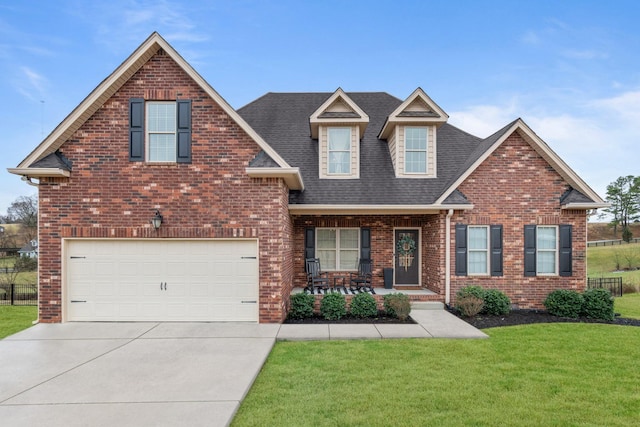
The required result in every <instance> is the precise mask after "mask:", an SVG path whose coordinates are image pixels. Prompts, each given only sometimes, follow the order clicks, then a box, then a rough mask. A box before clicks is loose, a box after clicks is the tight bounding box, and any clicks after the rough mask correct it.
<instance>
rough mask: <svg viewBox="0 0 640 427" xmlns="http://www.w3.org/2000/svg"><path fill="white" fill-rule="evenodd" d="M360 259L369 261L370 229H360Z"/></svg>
mask: <svg viewBox="0 0 640 427" xmlns="http://www.w3.org/2000/svg"><path fill="white" fill-rule="evenodd" d="M360 259H371V229H370V228H361V229H360Z"/></svg>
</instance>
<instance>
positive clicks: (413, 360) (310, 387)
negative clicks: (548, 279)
mask: <svg viewBox="0 0 640 427" xmlns="http://www.w3.org/2000/svg"><path fill="white" fill-rule="evenodd" d="M485 332H487V333H488V334H489V335H490V336H491V338H490V339H488V340H439V339H418V340H362V341H319V342H279V343H277V344H276V346H275V347H274V350H273V351H272V352H271V354H270V356H269V358H268V360H267V363H266V364H265V366H264V368H263V370H262V372H261V373H260V375H259V376H258V378H257V379H256V382H255V384H254V386H253V387H252V389H251V390H250V392H249V394H248V395H247V397H246V399H245V400H244V402H243V403H242V405H241V407H240V409H239V411H238V414H237V416H236V418H235V420H234V422H233V424H232V425H233V426H234V427H238V426H263V425H269V426H290V425H295V426H391V425H411V426H418V425H425V426H432V425H434V426H435V425H437V426H494V425H500V426H541V425H549V426H598V425H607V426H629V425H635V424H637V415H638V412H637V410H638V408H639V407H640V393H638V384H639V383H640V370H638V369H634V366H636V365H637V361H638V360H639V358H640V346H638V345H637V343H638V342H639V341H640V328H636V327H621V326H612V325H594V324H577V323H576V324H573V323H570V324H540V325H529V326H515V327H506V328H493V329H488V330H486V331H485Z"/></svg>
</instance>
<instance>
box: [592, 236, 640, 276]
mask: <svg viewBox="0 0 640 427" xmlns="http://www.w3.org/2000/svg"><path fill="white" fill-rule="evenodd" d="M629 266H631V267H632V268H637V267H640V243H634V244H630V245H616V246H598V247H590V248H587V274H588V275H589V277H618V276H620V277H622V281H623V282H624V283H627V284H635V285H638V286H640V270H635V271H623V272H616V273H614V271H615V270H617V269H618V267H619V268H629Z"/></svg>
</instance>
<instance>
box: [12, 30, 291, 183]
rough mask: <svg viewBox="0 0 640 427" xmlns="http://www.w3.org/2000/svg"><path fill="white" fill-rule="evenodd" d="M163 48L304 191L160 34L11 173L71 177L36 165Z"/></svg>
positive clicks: (61, 170) (278, 158)
mask: <svg viewBox="0 0 640 427" xmlns="http://www.w3.org/2000/svg"><path fill="white" fill-rule="evenodd" d="M160 49H162V50H164V51H165V52H166V53H167V54H168V55H169V56H170V57H171V58H172V59H173V60H174V61H175V62H176V63H177V64H178V66H179V67H181V68H182V69H183V70H184V72H185V73H187V74H188V75H189V76H190V77H191V78H192V79H193V80H194V81H195V82H196V83H197V84H198V85H199V86H200V87H201V88H202V89H203V90H204V91H205V92H206V93H207V94H208V95H209V96H210V97H211V98H212V99H213V100H214V101H215V102H216V103H218V105H220V107H221V108H222V109H223V111H224V112H225V113H226V114H228V115H229V117H230V118H231V119H232V120H234V121H235V122H236V123H237V124H238V126H240V128H242V130H244V131H245V132H246V133H247V134H248V135H249V137H250V138H251V139H253V141H255V143H256V144H258V146H260V148H261V149H262V150H263V151H264V152H265V153H266V154H267V155H268V156H269V157H270V158H271V159H272V160H273V161H274V162H275V164H276V165H277V166H278V168H280V169H281V171H282V172H284V173H286V174H287V175H288V176H290V177H293V180H291V179H290V180H289V182H290V183H291V184H295V185H293V187H292V188H303V187H304V186H303V183H302V180H301V179H296V178H295V176H296V175H297V176H298V177H299V176H300V175H299V172H298V170H297V169H296V168H292V167H291V166H289V164H287V162H286V161H285V160H284V159H283V158H282V157H281V156H280V155H279V154H278V153H277V152H276V151H275V150H274V149H273V148H272V147H270V146H269V144H267V143H266V141H264V139H262V137H260V135H258V134H257V133H256V132H255V131H254V130H253V129H252V128H251V127H250V126H249V125H248V124H247V122H245V121H244V119H243V118H242V117H241V116H240V115H239V114H238V113H237V112H236V111H235V110H234V109H233V108H232V107H231V106H230V105H229V104H228V103H227V101H225V100H224V98H222V97H221V96H220V95H219V94H218V92H216V91H215V90H214V89H213V87H211V85H209V83H207V82H206V80H204V79H203V78H202V76H200V74H198V73H197V72H196V71H195V70H194V69H193V67H191V65H189V63H187V61H185V60H184V58H182V56H180V54H178V52H176V50H175V49H174V48H173V47H172V46H171V45H170V44H169V43H167V41H166V40H165V39H163V38H162V37H161V36H160V34H158V33H157V32H154V33H152V34H151V35H150V36H149V37H148V38H147V39H146V40H145V41H144V42H143V43H142V44H141V45H140V46H139V47H138V48H137V49H136V50H135V51H134V52H133V53H132V54H131V55H130V56H129V57H128V58H127V59H126V60H125V61H124V62H123V63H122V64H120V66H119V67H118V68H116V70H115V71H113V72H112V73H111V74H110V75H109V76H108V77H107V78H106V79H104V80H103V81H102V82H101V83H100V84H99V85H98V86H97V87H96V88H95V89H94V90H93V91H92V92H91V93H90V94H89V95H88V96H87V97H86V98H85V99H84V100H83V101H82V102H81V103H80V104H79V105H78V106H77V107H76V108H75V109H74V110H73V111H72V112H71V113H70V114H69V115H68V116H67V117H66V118H65V119H64V120H63V121H62V122H61V123H60V124H59V125H58V126H57V127H56V128H55V129H54V130H53V131H52V132H51V134H49V136H47V137H46V138H45V139H44V141H42V142H41V143H40V144H39V145H38V146H37V147H36V148H35V149H34V150H33V151H32V152H31V153H30V154H29V155H28V156H27V157H26V158H25V159H24V160H23V161H22V162H21V163H20V164H19V165H18V166H17V167H16V168H9V169H8V171H9V172H10V173H13V174H16V175H23V176H29V177H41V176H69V175H70V173H69V170H65V169H64V168H59V167H56V166H55V165H53V166H47V167H36V166H35V165H36V163H37V162H38V161H40V160H42V159H44V158H46V157H47V156H49V155H51V154H53V153H55V152H56V151H57V150H58V149H59V148H60V147H61V146H62V144H64V143H65V141H67V140H68V139H69V137H70V136H71V135H72V134H73V133H74V132H75V131H77V130H78V129H79V128H80V127H81V126H82V125H83V124H84V123H85V122H86V121H87V120H88V119H89V118H90V117H91V116H92V115H93V114H94V113H95V112H96V111H97V110H98V109H99V108H100V107H101V106H102V105H103V104H104V103H105V102H106V101H107V100H108V99H109V98H110V97H111V96H113V95H114V94H115V93H116V92H117V91H118V89H120V88H121V87H122V85H123V84H124V83H126V82H127V81H128V80H129V79H130V78H131V77H132V76H133V75H134V74H135V73H136V72H137V71H138V70H139V69H140V68H141V67H142V66H143V65H144V64H145V63H146V62H147V61H149V59H150V58H151V57H152V56H153V55H155V54H156V53H157V52H158V51H159V50H160Z"/></svg>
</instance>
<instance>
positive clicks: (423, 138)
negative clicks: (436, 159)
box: [404, 126, 428, 174]
mask: <svg viewBox="0 0 640 427" xmlns="http://www.w3.org/2000/svg"><path fill="white" fill-rule="evenodd" d="M427 144H428V143H427V128H426V127H409V126H407V127H406V128H405V138H404V150H405V157H404V171H405V173H407V174H426V173H427Z"/></svg>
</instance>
